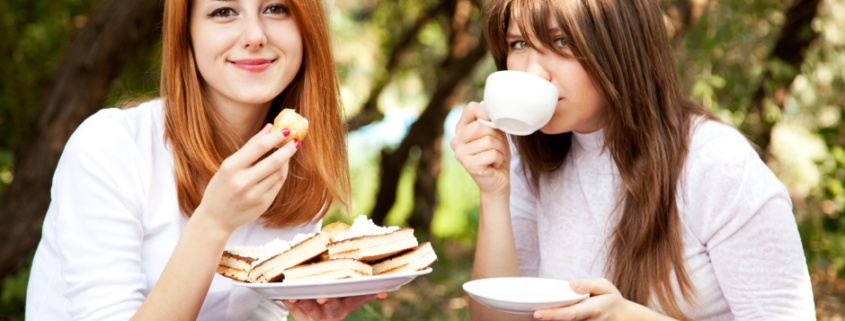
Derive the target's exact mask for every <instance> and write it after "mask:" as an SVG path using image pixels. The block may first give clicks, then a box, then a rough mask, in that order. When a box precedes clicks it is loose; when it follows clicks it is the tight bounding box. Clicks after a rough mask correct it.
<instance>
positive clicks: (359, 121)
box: [346, 1, 449, 132]
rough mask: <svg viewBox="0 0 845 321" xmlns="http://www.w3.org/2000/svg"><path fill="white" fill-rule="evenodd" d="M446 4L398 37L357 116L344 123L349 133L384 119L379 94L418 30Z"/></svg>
mask: <svg viewBox="0 0 845 321" xmlns="http://www.w3.org/2000/svg"><path fill="white" fill-rule="evenodd" d="M448 2H449V1H441V2H440V3H439V4H438V5H437V6H435V7H434V8H433V9H431V10H428V11H427V12H425V13H423V14H422V15H420V16H419V17H418V18H417V20H416V21H415V22H414V24H413V25H412V26H411V27H410V28H408V29H407V30H405V32H404V33H402V35H401V36H399V39H398V40H397V41H396V45H395V46H393V48H392V49H390V53H389V58H388V59H387V63H386V64H385V67H384V70H383V71H382V72H381V73H379V75H377V76H375V77H373V88H372V90H370V94H369V95H368V96H367V100H366V102H365V103H364V106H363V107H361V110H360V111H359V112H358V114H356V115H355V116H354V117H352V118H350V119H349V120H348V121H347V122H346V125H347V128H348V129H349V131H350V132H351V131H354V130H356V129H358V128H361V127H364V126H366V125H369V124H370V123H372V122H374V121H378V120H381V119H382V118H383V117H384V115H382V113H381V112H380V111H379V110H378V98H379V96H380V95H381V92H382V91H384V87H385V86H387V84H388V83H389V82H390V79H391V77H392V76H393V73H394V72H395V71H396V68H397V67H398V65H399V58H400V57H401V56H402V55H403V54H404V53H405V52H406V51H407V50H408V49H409V48H410V47H411V45H413V44H414V42H415V41H414V40H416V38H417V37H416V36H417V34H418V33H419V32H420V30H422V28H423V27H425V25H426V24H427V23H428V22H429V21H430V20H431V19H432V18H433V17H434V16H435V15H437V14H438V13H440V12H442V11H443V10H444V9H445V8H446V5H447V3H448Z"/></svg>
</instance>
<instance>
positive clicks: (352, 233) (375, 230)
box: [334, 215, 399, 242]
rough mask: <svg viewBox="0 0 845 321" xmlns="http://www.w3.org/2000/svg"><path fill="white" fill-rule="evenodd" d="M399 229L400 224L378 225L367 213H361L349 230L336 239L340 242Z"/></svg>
mask: <svg viewBox="0 0 845 321" xmlns="http://www.w3.org/2000/svg"><path fill="white" fill-rule="evenodd" d="M398 229H399V227H398V226H378V225H376V223H373V220H371V219H368V218H367V216H366V215H360V216H358V217H357V218H356V219H355V222H353V223H352V226H350V227H349V231H347V232H346V233H341V234H340V235H338V236H337V237H336V238H335V239H334V241H335V242H338V241H343V240H348V239H351V238H356V237H361V236H372V235H384V234H387V233H392V232H394V231H396V230H398Z"/></svg>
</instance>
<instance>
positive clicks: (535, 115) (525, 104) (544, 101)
mask: <svg viewBox="0 0 845 321" xmlns="http://www.w3.org/2000/svg"><path fill="white" fill-rule="evenodd" d="M557 100H558V91H557V88H555V86H554V85H552V83H550V82H548V81H546V80H545V79H543V78H540V77H538V76H535V75H532V74H529V73H526V72H521V71H513V70H503V71H497V72H494V73H492V74H490V76H487V82H486V84H485V86H484V100H483V101H482V102H481V104H482V105H483V106H484V109H485V110H486V111H487V115H488V116H490V120H491V121H486V120H482V119H479V120H478V122H480V123H482V124H485V125H487V126H490V127H492V128H496V129H501V130H502V131H504V132H506V133H508V134H512V135H518V136H525V135H530V134H532V133H534V132H536V131H537V130H539V129H540V128H543V126H545V125H546V124H547V123H549V120H551V119H552V115H553V114H554V113H555V106H557Z"/></svg>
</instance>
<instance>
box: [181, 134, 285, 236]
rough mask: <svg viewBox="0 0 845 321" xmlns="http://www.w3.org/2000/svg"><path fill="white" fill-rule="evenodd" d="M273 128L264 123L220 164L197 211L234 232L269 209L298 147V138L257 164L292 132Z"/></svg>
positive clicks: (217, 224) (283, 181)
mask: <svg viewBox="0 0 845 321" xmlns="http://www.w3.org/2000/svg"><path fill="white" fill-rule="evenodd" d="M271 128H272V125H270V124H267V125H266V126H264V128H263V129H261V131H260V132H258V134H256V135H255V136H253V137H252V138H251V139H250V140H249V141H248V142H246V144H244V146H243V147H241V149H239V150H238V151H237V152H235V153H234V154H232V156H229V158H226V160H224V161H223V163H222V164H220V169H219V170H218V171H217V173H216V174H214V176H213V177H211V180H210V181H209V182H208V185H207V186H206V188H205V193H204V194H203V196H202V202H201V203H200V205H199V207H198V208H197V211H196V212H197V213H200V212H201V213H202V214H201V215H204V216H205V217H206V218H208V219H210V220H212V221H213V222H214V223H215V225H216V226H219V227H222V228H223V229H224V230H226V231H228V232H232V231H234V230H235V229H237V228H238V227H240V226H242V225H244V224H247V223H249V222H252V221H254V220H255V219H257V218H258V217H259V216H261V214H262V213H264V212H265V211H267V209H268V208H269V207H270V205H271V204H272V202H273V200H274V199H275V198H276V195H278V194H279V190H281V188H282V185H283V184H284V183H285V179H286V178H287V174H288V164H289V161H290V159H291V157H293V154H294V153H296V151H297V150H298V149H299V141H292V142H290V143H288V144H286V145H285V146H283V147H282V148H280V149H278V150H276V151H275V152H273V153H272V154H270V155H269V156H267V157H266V158H264V159H262V160H261V161H260V162H257V163H256V161H257V160H258V159H259V158H261V156H263V155H264V154H266V153H267V152H268V151H269V150H270V149H272V148H273V147H274V146H276V145H278V144H279V143H281V142H282V141H284V140H285V137H287V136H288V135H290V131H289V130H287V128H284V129H281V130H276V131H271Z"/></svg>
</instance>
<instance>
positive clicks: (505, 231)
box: [469, 195, 531, 320]
mask: <svg viewBox="0 0 845 321" xmlns="http://www.w3.org/2000/svg"><path fill="white" fill-rule="evenodd" d="M519 276H521V273H520V271H519V261H518V260H517V256H516V244H515V243H514V238H513V227H512V226H511V219H510V201H509V198H508V195H504V196H501V195H499V196H492V195H490V196H488V195H482V196H481V213H480V218H479V222H478V240H477V242H476V249H475V262H474V264H473V267H472V279H473V280H478V279H487V278H496V277H519ZM469 308H470V316H472V319H473V320H531V317H530V316H524V315H517V314H510V313H505V312H501V311H499V310H496V309H493V308H490V307H487V306H484V305H482V304H480V303H478V302H476V301H475V300H470V304H469Z"/></svg>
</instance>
